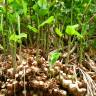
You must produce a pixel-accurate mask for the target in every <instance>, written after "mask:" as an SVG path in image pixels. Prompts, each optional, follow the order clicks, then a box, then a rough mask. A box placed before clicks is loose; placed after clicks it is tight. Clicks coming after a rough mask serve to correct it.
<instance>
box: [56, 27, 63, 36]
mask: <svg viewBox="0 0 96 96" xmlns="http://www.w3.org/2000/svg"><path fill="white" fill-rule="evenodd" d="M55 32H56V34H57V35H58V36H59V37H62V36H63V33H62V32H61V31H60V30H59V29H58V28H56V29H55Z"/></svg>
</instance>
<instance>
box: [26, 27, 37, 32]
mask: <svg viewBox="0 0 96 96" xmlns="http://www.w3.org/2000/svg"><path fill="white" fill-rule="evenodd" d="M27 27H28V28H29V29H30V30H32V32H34V33H38V29H36V28H35V27H32V26H31V25H28V26H27Z"/></svg>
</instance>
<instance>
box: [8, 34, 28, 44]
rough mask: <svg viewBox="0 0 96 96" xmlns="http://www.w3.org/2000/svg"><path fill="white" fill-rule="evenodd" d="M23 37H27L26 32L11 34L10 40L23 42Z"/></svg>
mask: <svg viewBox="0 0 96 96" xmlns="http://www.w3.org/2000/svg"><path fill="white" fill-rule="evenodd" d="M22 38H27V34H25V33H20V34H19V35H16V34H11V36H10V38H9V40H10V42H15V43H16V42H18V43H21V39H22Z"/></svg>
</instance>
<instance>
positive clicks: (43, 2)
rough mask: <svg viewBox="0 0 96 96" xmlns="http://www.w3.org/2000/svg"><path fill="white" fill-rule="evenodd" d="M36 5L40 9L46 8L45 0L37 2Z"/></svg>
mask: <svg viewBox="0 0 96 96" xmlns="http://www.w3.org/2000/svg"><path fill="white" fill-rule="evenodd" d="M37 4H38V5H39V7H40V8H42V9H46V8H47V0H38V2H37Z"/></svg>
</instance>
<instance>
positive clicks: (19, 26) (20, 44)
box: [17, 15, 22, 62]
mask: <svg viewBox="0 0 96 96" xmlns="http://www.w3.org/2000/svg"><path fill="white" fill-rule="evenodd" d="M17 17H18V34H19V35H20V33H21V32H20V16H19V15H18V16H17ZM21 47H22V41H21V42H20V48H19V56H20V62H21Z"/></svg>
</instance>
